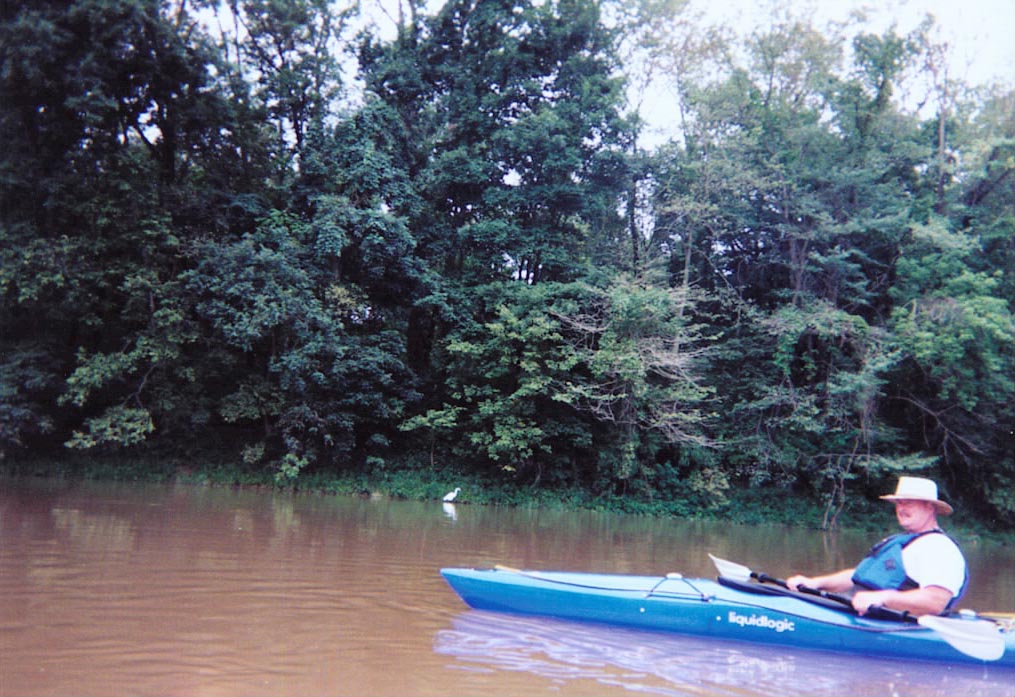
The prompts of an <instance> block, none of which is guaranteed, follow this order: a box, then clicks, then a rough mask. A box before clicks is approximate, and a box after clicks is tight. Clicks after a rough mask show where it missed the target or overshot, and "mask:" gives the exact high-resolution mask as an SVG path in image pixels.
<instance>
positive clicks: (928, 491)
mask: <svg viewBox="0 0 1015 697" xmlns="http://www.w3.org/2000/svg"><path fill="white" fill-rule="evenodd" d="M881 498H883V499H884V500H885V501H929V502H930V503H932V504H934V508H936V509H937V512H938V513H943V514H944V515H951V514H952V507H951V506H949V505H948V504H947V503H945V502H944V501H942V500H941V499H939V498H938V497H937V484H936V483H935V482H934V480H932V479H924V478H923V477H899V483H898V484H897V485H896V487H895V493H894V494H885V495H884V496H882V497H881Z"/></svg>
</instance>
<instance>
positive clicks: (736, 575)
mask: <svg viewBox="0 0 1015 697" xmlns="http://www.w3.org/2000/svg"><path fill="white" fill-rule="evenodd" d="M708 558H709V559H711V560H712V563H713V564H715V568H716V571H718V572H719V575H720V576H725V577H726V578H732V579H733V580H734V581H750V580H751V570H750V569H748V568H747V567H746V566H744V565H743V564H737V563H736V562H735V561H727V560H726V559H720V558H719V557H716V556H713V555H711V554H709V555H708Z"/></svg>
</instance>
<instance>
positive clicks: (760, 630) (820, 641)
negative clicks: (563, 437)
mask: <svg viewBox="0 0 1015 697" xmlns="http://www.w3.org/2000/svg"><path fill="white" fill-rule="evenodd" d="M441 574H442V575H443V577H444V579H445V580H446V581H447V582H448V584H449V585H450V586H451V588H452V589H453V590H454V591H455V592H456V593H457V594H458V595H459V596H460V597H461V598H462V600H463V601H464V602H465V603H466V604H467V605H469V606H470V607H473V608H475V609H477V610H489V611H494V612H507V613H513V614H522V615H543V616H548V617H557V618H560V619H568V620H579V621H585V622H597V623H605V624H614V625H623V626H628V627H636V628H641V629H650V630H659V631H667V632H677V633H682V634H693V635H698V636H705V637H714V638H717V639H723V640H734V641H753V642H763V643H769V644H777V645H784V646H789V647H796V648H805V649H824V650H831V651H842V652H849V653H858V654H867V655H875V656H882V657H893V658H904V659H914V660H931V661H944V662H952V663H978V664H983V663H984V662H985V661H990V665H997V666H1003V667H1005V668H1015V633H1013V632H1010V631H1008V632H1002V631H1001V630H1000V629H999V628H996V625H995V633H996V635H997V636H998V637H1000V646H1001V654H1000V655H999V656H998V657H997V659H996V660H993V659H991V658H989V657H987V656H988V654H987V653H985V652H978V651H977V650H975V649H974V650H972V651H971V650H969V649H970V646H973V645H974V644H982V645H983V646H989V647H990V650H991V651H996V647H997V645H998V644H997V641H996V639H995V638H994V637H993V636H992V635H990V634H988V633H986V632H984V631H983V627H982V626H981V622H982V621H975V620H969V621H967V620H961V619H955V620H951V619H947V620H946V619H945V618H931V621H930V623H928V624H927V625H926V626H923V625H921V624H917V623H915V622H897V621H891V620H885V619H876V618H872V617H861V616H859V615H856V614H855V613H851V612H848V611H845V608H843V607H842V606H841V605H838V604H836V603H835V602H832V601H828V602H825V600H824V599H820V598H809V599H803V598H802V597H800V596H799V595H798V594H795V593H790V592H786V591H782V590H778V589H774V588H772V587H771V586H767V585H764V584H758V583H743V582H741V581H739V580H737V579H726V578H722V577H720V578H719V579H718V580H716V581H713V580H710V579H693V578H684V577H683V576H681V575H680V574H668V575H666V576H662V577H659V576H634V575H623V574H594V573H572V572H559V571H557V572H555V571H525V570H519V569H510V568H505V567H500V568H495V569H466V568H446V569H442V570H441ZM940 620H944V621H945V622H946V625H945V627H946V628H945V629H944V631H942V630H941V625H940ZM956 623H960V624H962V625H968V627H966V626H960V627H958V628H956V627H955V626H954V625H955V624H956ZM984 624H986V623H984ZM974 625H975V627H974ZM961 629H968V630H969V631H970V632H971V633H972V634H973V635H974V636H973V637H972V638H970V637H967V638H965V639H961V640H959V641H961V642H965V643H964V644H963V648H965V649H967V650H965V651H963V650H961V649H960V648H957V647H956V646H953V645H952V644H950V643H949V642H948V641H947V640H946V639H945V636H944V635H945V634H946V633H950V634H951V635H952V638H953V640H954V639H955V637H956V636H958V631H959V630H961ZM978 654H980V655H978Z"/></svg>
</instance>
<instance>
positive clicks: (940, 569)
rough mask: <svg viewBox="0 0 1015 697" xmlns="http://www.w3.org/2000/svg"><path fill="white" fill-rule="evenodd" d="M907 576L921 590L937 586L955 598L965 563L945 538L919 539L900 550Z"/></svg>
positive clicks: (954, 546) (948, 539)
mask: <svg viewBox="0 0 1015 697" xmlns="http://www.w3.org/2000/svg"><path fill="white" fill-rule="evenodd" d="M902 563H903V565H904V566H905V567H906V575H907V576H909V577H910V578H911V579H913V580H914V581H916V582H917V583H918V584H920V588H926V587H927V586H940V587H941V588H945V589H947V590H949V591H951V594H952V596H956V595H958V593H959V591H960V590H961V589H962V582H963V581H964V580H965V578H966V560H965V558H964V557H963V556H962V551H961V550H959V547H958V545H956V544H955V543H954V542H952V540H951V539H950V538H948V537H946V536H945V535H938V534H930V535H922V536H920V537H918V538H916V539H915V540H913V541H912V542H910V543H909V544H908V545H906V547H904V548H903V549H902Z"/></svg>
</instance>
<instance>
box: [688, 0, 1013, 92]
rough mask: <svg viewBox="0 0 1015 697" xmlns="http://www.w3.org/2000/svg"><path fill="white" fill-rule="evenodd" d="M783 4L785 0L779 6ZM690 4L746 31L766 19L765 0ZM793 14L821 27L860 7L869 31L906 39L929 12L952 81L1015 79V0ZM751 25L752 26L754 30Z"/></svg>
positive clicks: (813, 5) (937, 0) (859, 2)
mask: <svg viewBox="0 0 1015 697" xmlns="http://www.w3.org/2000/svg"><path fill="white" fill-rule="evenodd" d="M779 4H780V5H785V0H784V1H783V2H780V3H779ZM691 6H692V7H695V8H700V9H702V10H704V11H705V12H706V14H707V16H709V17H714V18H716V19H721V20H725V22H726V23H728V24H729V26H731V27H736V28H737V29H738V30H740V31H741V32H744V33H747V32H749V31H750V30H751V29H752V28H754V27H757V28H761V26H763V23H764V21H765V16H766V12H765V8H766V7H767V3H766V2H765V0H691ZM789 6H790V7H791V8H793V9H794V10H802V11H807V12H808V14H812V17H813V18H814V20H815V24H816V25H817V26H818V27H821V26H822V25H823V24H824V23H825V22H827V21H829V20H844V19H846V18H847V17H848V16H849V13H850V12H851V11H853V10H859V9H864V10H866V12H867V15H868V17H869V18H870V24H871V29H872V30H874V31H878V32H880V31H883V30H886V29H888V28H889V27H890V26H892V25H893V24H894V25H895V27H896V28H895V33H896V34H899V35H900V36H904V35H905V34H907V33H908V32H909V31H911V30H912V29H915V28H916V26H917V25H918V24H919V23H920V21H921V20H922V19H923V17H924V16H925V15H927V14H931V15H933V16H934V18H935V19H936V25H937V26H936V31H937V32H940V36H939V37H937V36H935V38H939V40H942V41H944V42H947V44H948V45H949V47H950V49H951V53H952V59H953V60H952V63H951V67H952V70H953V74H952V77H955V78H959V79H963V80H965V81H966V82H969V83H971V84H983V83H988V82H992V81H995V80H999V81H1002V82H1006V83H1011V82H1013V81H1015V0H882V1H881V2H871V1H867V2H864V1H863V0H791V1H790V2H789ZM752 24H753V25H754V27H752Z"/></svg>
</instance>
